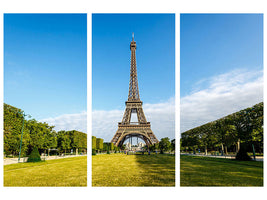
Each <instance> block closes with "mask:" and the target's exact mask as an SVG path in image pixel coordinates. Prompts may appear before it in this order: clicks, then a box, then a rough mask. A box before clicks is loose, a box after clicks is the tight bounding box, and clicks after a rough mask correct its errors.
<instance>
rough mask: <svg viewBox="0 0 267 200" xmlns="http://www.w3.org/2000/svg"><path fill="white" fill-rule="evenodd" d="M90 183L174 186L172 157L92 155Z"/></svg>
mask: <svg viewBox="0 0 267 200" xmlns="http://www.w3.org/2000/svg"><path fill="white" fill-rule="evenodd" d="M92 186H175V156H174V155H167V154H166V155H162V154H157V155H155V154H153V155H125V154H103V155H96V156H92Z"/></svg>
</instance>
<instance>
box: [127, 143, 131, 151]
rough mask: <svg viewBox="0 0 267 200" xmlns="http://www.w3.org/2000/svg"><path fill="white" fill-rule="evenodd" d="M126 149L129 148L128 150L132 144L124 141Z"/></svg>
mask: <svg viewBox="0 0 267 200" xmlns="http://www.w3.org/2000/svg"><path fill="white" fill-rule="evenodd" d="M126 149H129V150H131V149H132V145H131V143H130V142H126Z"/></svg>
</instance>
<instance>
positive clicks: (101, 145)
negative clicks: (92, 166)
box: [96, 138, 104, 151]
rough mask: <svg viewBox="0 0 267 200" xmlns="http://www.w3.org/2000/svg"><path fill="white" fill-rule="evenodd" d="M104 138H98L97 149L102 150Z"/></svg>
mask: <svg viewBox="0 0 267 200" xmlns="http://www.w3.org/2000/svg"><path fill="white" fill-rule="evenodd" d="M103 141H104V140H103V139H102V138H96V149H97V150H99V151H101V150H102V149H103Z"/></svg>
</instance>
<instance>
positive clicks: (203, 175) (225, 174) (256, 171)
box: [180, 155, 263, 186]
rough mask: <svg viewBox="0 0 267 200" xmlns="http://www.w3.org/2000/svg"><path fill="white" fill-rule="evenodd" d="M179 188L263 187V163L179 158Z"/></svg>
mask: <svg viewBox="0 0 267 200" xmlns="http://www.w3.org/2000/svg"><path fill="white" fill-rule="evenodd" d="M180 179H181V180H180V184H181V186H263V162H256V161H237V160H229V159H222V158H209V157H198V156H183V155H181V157H180Z"/></svg>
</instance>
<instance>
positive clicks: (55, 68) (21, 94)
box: [4, 14, 87, 130]
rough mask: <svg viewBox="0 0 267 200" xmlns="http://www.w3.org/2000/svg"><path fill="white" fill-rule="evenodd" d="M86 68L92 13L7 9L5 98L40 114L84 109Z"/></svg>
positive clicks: (47, 115)
mask: <svg viewBox="0 0 267 200" xmlns="http://www.w3.org/2000/svg"><path fill="white" fill-rule="evenodd" d="M86 74H87V16H86V14H5V15H4V102H5V103H7V104H10V105H13V106H15V107H18V108H21V109H23V110H24V111H25V112H26V113H27V114H30V115H32V117H33V118H35V119H37V120H42V119H48V118H50V119H51V118H55V117H59V116H62V115H66V114H77V113H84V112H86V103H87V100H86V98H87V88H86V87H87V75H86ZM84 126H85V127H86V124H84ZM83 130H85V128H83Z"/></svg>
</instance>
